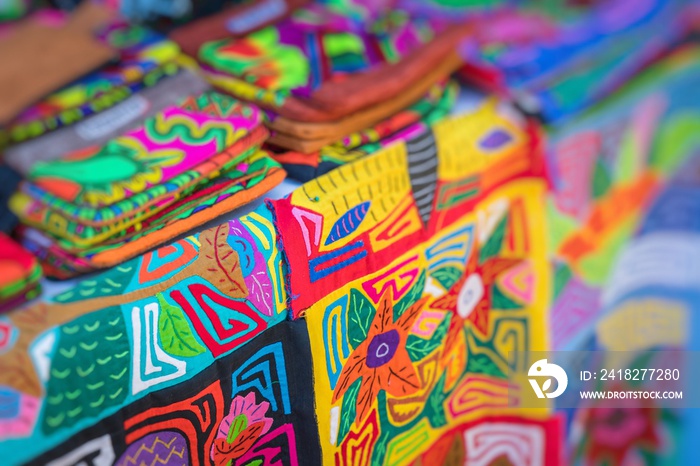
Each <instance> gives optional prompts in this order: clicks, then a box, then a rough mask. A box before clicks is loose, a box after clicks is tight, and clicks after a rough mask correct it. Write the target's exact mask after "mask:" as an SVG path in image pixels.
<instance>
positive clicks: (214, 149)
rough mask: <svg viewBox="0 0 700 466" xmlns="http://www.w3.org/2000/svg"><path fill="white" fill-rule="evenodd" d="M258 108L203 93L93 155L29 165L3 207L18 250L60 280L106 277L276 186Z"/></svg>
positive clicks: (277, 179)
mask: <svg viewBox="0 0 700 466" xmlns="http://www.w3.org/2000/svg"><path fill="white" fill-rule="evenodd" d="M262 119H263V116H262V113H261V111H260V110H258V109H257V108H255V107H253V106H250V105H247V104H242V103H240V102H238V101H236V100H235V99H233V98H230V97H226V96H222V95H220V94H218V93H215V92H211V91H207V92H205V93H203V94H201V95H199V96H196V97H188V98H185V99H184V100H182V101H181V102H180V104H179V105H177V106H168V107H166V108H165V109H164V110H162V111H161V112H159V113H157V114H156V115H155V116H153V117H151V118H148V119H146V120H145V121H144V122H143V123H142V124H141V125H140V126H139V127H137V128H136V129H133V130H131V131H128V132H126V133H125V134H123V135H122V136H119V137H116V138H114V139H112V140H110V141H108V142H107V143H105V144H104V145H102V146H100V147H89V148H87V149H84V150H80V151H76V152H73V153H71V154H68V155H66V156H64V157H62V158H60V159H57V160H54V161H50V162H41V163H37V164H36V165H34V166H33V167H32V169H31V171H30V172H29V173H28V175H27V181H26V182H25V183H23V184H22V185H21V186H20V190H19V191H18V192H17V193H16V194H15V196H14V197H13V198H12V199H11V201H10V207H11V208H12V209H13V211H14V212H15V213H16V214H17V215H18V217H20V220H21V221H22V222H23V223H24V224H26V225H28V227H27V228H24V229H22V237H23V242H24V244H25V245H26V246H28V247H29V248H30V249H31V250H32V251H33V252H34V253H36V254H37V255H39V256H40V257H41V258H42V259H43V260H44V261H46V262H47V263H48V266H47V267H46V270H47V273H49V274H50V275H53V276H57V277H66V276H70V275H74V274H76V273H85V272H89V271H91V270H95V269H99V268H105V267H110V266H113V265H116V264H119V263H121V262H123V261H124V260H126V259H128V258H131V257H134V256H136V255H139V254H141V253H143V252H144V251H146V250H148V249H150V248H152V247H154V246H156V245H159V244H161V243H163V242H165V241H168V240H170V239H173V238H175V237H177V236H178V235H180V234H182V233H185V232H186V231H188V230H190V229H191V228H193V227H195V226H198V225H201V224H203V223H205V222H207V221H208V220H211V219H212V218H214V217H216V216H218V215H220V214H222V213H225V212H228V211H229V210H232V209H234V208H235V207H238V206H240V205H242V204H244V203H246V202H247V201H248V200H250V199H251V198H253V197H256V196H258V195H260V194H262V193H264V192H266V191H267V190H268V189H270V188H271V187H273V186H274V185H276V184H277V183H279V182H280V181H281V180H282V179H283V177H284V174H283V172H282V171H281V170H280V169H279V167H278V166H277V164H276V163H275V162H273V161H272V160H270V159H269V158H268V157H267V155H266V154H265V153H264V152H261V151H260V146H261V144H262V143H263V141H264V140H265V138H266V137H267V135H268V132H267V130H266V129H265V128H264V126H263V125H262Z"/></svg>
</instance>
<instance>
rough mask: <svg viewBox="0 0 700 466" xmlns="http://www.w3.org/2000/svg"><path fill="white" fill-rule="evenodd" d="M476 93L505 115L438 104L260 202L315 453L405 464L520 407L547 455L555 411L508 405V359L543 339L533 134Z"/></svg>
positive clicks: (523, 426)
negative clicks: (296, 341)
mask: <svg viewBox="0 0 700 466" xmlns="http://www.w3.org/2000/svg"><path fill="white" fill-rule="evenodd" d="M484 105H485V111H490V112H492V114H495V115H498V117H500V118H498V119H496V118H491V119H489V118H485V117H484V115H482V114H477V115H472V114H468V115H464V116H459V117H454V118H448V119H446V120H444V121H441V122H439V123H437V124H435V125H434V126H433V128H432V131H431V132H429V133H428V134H426V135H424V136H422V137H419V138H416V139H412V140H410V141H408V142H399V143H397V144H394V145H391V146H389V147H387V148H385V149H383V150H380V151H378V152H377V153H375V154H373V155H370V156H367V157H365V158H363V159H362V160H359V161H356V162H354V163H351V164H348V165H344V166H342V167H339V168H338V169H336V170H334V171H332V172H330V173H328V174H326V175H324V176H321V177H319V178H317V179H315V180H314V181H311V182H309V183H307V184H305V185H303V186H302V187H301V188H300V189H298V190H296V191H294V192H293V193H292V194H291V195H290V196H289V197H288V198H286V199H283V200H279V201H271V202H270V205H271V206H272V207H273V209H274V215H275V218H276V221H277V223H278V225H279V234H280V240H281V242H280V244H281V246H282V248H283V252H284V256H285V258H286V261H287V263H288V267H289V268H288V274H287V279H288V281H289V283H288V293H289V296H290V303H289V305H290V307H291V311H292V313H293V315H294V316H295V317H298V318H303V319H305V320H306V321H307V322H308V326H309V335H310V338H311V347H312V355H313V364H314V374H315V376H314V385H315V396H316V409H317V413H318V418H317V420H318V425H319V438H320V439H321V447H322V451H323V458H324V463H327V464H409V463H410V462H412V461H413V460H415V459H417V458H418V457H419V456H420V455H423V454H429V450H430V449H431V447H432V446H433V443H434V442H438V441H439V440H440V439H442V438H446V437H449V434H454V433H455V430H456V429H458V428H459V427H460V426H466V425H467V424H473V425H479V424H480V423H481V422H483V426H484V427H483V428H484V429H485V431H486V432H488V430H489V426H490V423H489V422H488V421H487V420H486V418H488V417H491V416H501V415H504V416H505V415H508V414H510V415H511V416H512V415H514V413H515V414H517V416H519V417H518V419H520V416H522V421H520V422H516V423H514V424H513V425H512V426H511V429H512V430H511V434H512V435H513V436H515V437H516V438H519V437H524V438H527V439H528V441H527V448H528V451H529V453H531V455H532V457H533V458H541V459H542V462H536V463H531V464H547V465H549V464H551V465H556V464H558V453H557V451H558V444H557V440H556V438H554V439H551V440H550V439H546V438H545V436H546V434H547V433H550V434H551V433H552V432H553V431H556V423H557V421H556V420H555V419H552V420H549V417H548V414H547V413H546V412H540V411H536V410H535V411H518V410H513V409H512V408H509V407H508V406H509V400H511V398H510V396H509V394H513V393H517V392H518V391H519V390H525V389H527V390H529V389H530V388H529V386H527V387H525V386H517V385H515V384H514V382H513V381H511V380H509V379H508V376H507V374H508V372H509V370H510V369H509V368H514V367H523V365H524V364H525V359H524V358H523V356H524V355H525V354H527V352H528V351H533V350H544V349H546V348H547V346H546V345H547V334H546V330H547V321H546V311H547V303H548V297H549V268H548V263H547V256H546V252H547V251H546V244H545V241H544V233H545V231H546V230H545V218H544V211H543V209H542V208H541V205H542V202H543V200H544V195H545V192H546V183H545V180H544V177H543V160H542V154H541V146H540V141H539V135H538V133H537V132H536V131H528V126H527V125H525V124H523V122H522V121H521V120H520V118H519V116H517V115H516V114H515V113H511V112H509V111H507V110H506V109H505V108H503V107H499V106H497V105H496V104H495V102H494V101H489V102H487V103H486V104H484ZM472 393H475V394H476V395H472ZM516 398H517V395H516ZM511 401H512V400H511ZM527 418H529V419H532V420H531V421H527V420H526V419H527ZM550 422H551V423H554V424H551V425H550ZM492 427H493V429H494V430H493V431H494V432H498V431H499V429H500V428H501V427H502V426H499V425H498V424H495V425H493V426H492ZM467 432H468V433H469V431H467ZM472 435H475V436H476V437H472ZM465 436H466V438H468V439H471V438H478V437H479V436H480V435H479V428H478V427H475V429H474V431H473V433H469V435H467V434H465ZM453 437H454V435H453ZM502 441H503V442H505V443H506V444H507V442H508V440H507V439H506V438H503V439H502ZM497 444H498V442H496V443H494V444H493V446H494V448H495V447H496V445H497ZM470 450H471V449H469V450H468V454H469V455H474V457H475V458H479V457H481V456H485V457H486V458H488V459H491V458H490V456H489V455H490V454H491V452H483V451H478V450H476V451H470ZM497 451H498V450H493V452H497ZM506 456H508V455H506ZM493 459H496V458H493ZM507 459H511V460H514V461H515V460H517V458H511V457H508V458H507ZM545 459H546V462H545ZM434 464H439V463H434Z"/></svg>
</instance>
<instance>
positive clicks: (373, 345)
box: [367, 330, 401, 369]
mask: <svg viewBox="0 0 700 466" xmlns="http://www.w3.org/2000/svg"><path fill="white" fill-rule="evenodd" d="M400 339H401V337H400V335H399V332H397V331H396V330H389V331H388V332H384V333H380V334H379V335H376V336H375V337H374V338H372V341H370V342H369V346H368V347H367V367H369V368H370V369H374V368H376V367H380V366H383V365H384V364H386V363H388V362H389V361H391V358H393V357H394V354H395V353H396V349H397V348H398V346H399V340H400Z"/></svg>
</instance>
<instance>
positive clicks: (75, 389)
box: [0, 206, 318, 465]
mask: <svg viewBox="0 0 700 466" xmlns="http://www.w3.org/2000/svg"><path fill="white" fill-rule="evenodd" d="M276 244H277V233H276V229H275V226H274V224H273V219H272V215H271V213H270V212H269V210H267V209H266V208H265V206H262V207H261V208H260V209H258V210H256V211H254V212H252V213H250V214H248V215H246V216H243V217H241V218H240V219H237V220H232V221H229V222H227V223H225V224H223V225H220V226H218V227H215V228H212V229H209V230H206V231H204V232H202V233H199V234H197V235H194V236H190V237H187V238H184V239H181V240H179V241H177V242H175V243H173V244H171V245H168V246H164V247H162V248H160V249H157V250H155V251H153V252H151V253H148V254H146V255H144V256H141V257H139V258H137V259H134V260H131V261H129V262H127V263H124V264H122V265H120V266H117V267H114V268H112V269H110V270H109V271H106V272H104V273H102V274H99V275H96V276H94V277H91V278H90V279H87V280H83V281H81V282H79V283H78V284H77V285H76V286H75V287H72V288H70V289H68V290H67V291H65V292H63V293H61V294H58V295H56V296H53V297H51V298H43V300H42V301H40V302H37V303H35V304H33V305H32V306H31V307H28V308H25V309H23V310H21V311H19V312H15V313H10V314H8V315H7V316H6V317H5V318H3V319H2V320H0V329H2V333H0V334H3V335H7V336H8V338H4V339H0V350H1V351H0V386H2V397H0V406H2V410H1V412H2V413H3V415H2V417H0V437H1V438H2V440H3V441H2V442H0V456H1V457H2V458H3V461H4V462H7V463H8V464H19V463H22V462H25V461H28V460H30V459H32V458H35V457H37V456H39V455H41V454H43V453H45V452H46V454H47V456H42V457H41V460H40V461H38V463H42V464H47V463H48V462H49V459H58V458H63V460H61V461H60V462H58V463H57V464H64V463H65V462H69V459H70V458H73V461H78V462H79V461H80V459H79V458H83V457H84V456H85V457H91V458H94V457H96V456H97V457H99V458H103V459H104V461H103V462H104V463H105V464H113V462H114V461H115V460H116V459H117V458H120V457H121V458H122V460H121V461H123V462H120V463H117V464H129V463H128V461H127V459H126V458H127V456H128V455H135V454H137V453H139V452H140V453H139V454H144V455H146V453H145V452H144V451H143V450H144V449H148V448H152V447H153V446H158V448H159V449H158V452H165V456H164V457H166V458H167V457H168V454H169V452H170V451H175V450H176V451H177V453H173V454H177V455H178V456H180V457H181V458H186V459H185V460H183V461H182V462H183V463H185V464H193V465H194V464H211V461H210V460H209V458H210V457H211V456H212V455H215V456H216V457H218V458H222V457H221V456H219V455H224V456H223V458H224V459H225V458H229V459H230V458H236V457H237V456H236V455H238V457H244V458H246V459H248V460H249V461H248V462H249V463H250V462H251V461H253V462H254V461H255V458H258V457H259V456H262V457H263V458H268V459H269V461H271V458H273V457H274V455H277V454H279V453H280V451H282V452H284V455H285V456H284V457H287V456H289V457H291V456H292V454H297V455H299V460H298V463H297V464H300V465H301V464H313V461H311V460H309V462H308V463H307V462H305V460H304V458H309V457H310V458H311V459H313V455H314V453H317V451H318V449H317V448H316V449H314V450H310V449H309V447H310V446H311V445H313V444H314V442H315V443H316V444H317V443H318V440H316V439H315V432H314V430H313V429H311V427H310V426H313V404H312V403H313V398H312V396H311V393H312V392H311V388H310V387H309V384H310V382H311V380H312V378H311V375H310V373H309V372H310V365H309V363H308V361H309V360H310V355H309V345H308V339H307V340H306V341H307V342H306V343H304V341H305V338H306V337H304V335H303V330H304V325H303V322H299V323H295V324H283V325H284V326H283V327H282V328H280V329H279V330H275V328H274V326H275V324H278V323H281V322H282V321H284V320H285V319H286V317H287V312H286V305H285V303H286V300H287V296H286V293H285V288H284V286H283V285H282V283H281V282H279V281H278V280H279V277H280V276H281V275H280V274H281V270H282V261H281V255H280V252H279V250H278V249H277V248H276ZM267 329H269V330H271V332H270V333H268V332H266V331H265V330H267ZM299 332H301V333H299ZM295 335H296V336H295ZM247 343H251V344H247ZM244 345H245V346H244ZM239 348H240V349H242V351H241V352H240V353H239V352H238V351H234V350H238V349H239ZM240 416H243V417H240ZM115 435H116V437H115ZM158 436H161V437H159V438H160V439H161V440H160V441H157V440H156V437H158ZM222 440H223V441H222ZM143 445H145V447H144V448H141V447H142V446H143ZM183 446H184V447H186V448H184V450H183ZM161 447H162V448H163V449H161ZM166 448H169V449H170V450H165V449H166ZM279 448H281V449H282V450H279ZM183 451H184V452H185V453H183ZM217 451H218V452H223V453H217ZM153 453H154V454H155V452H153ZM125 455H126V456H125ZM183 455H185V456H183ZM226 455H228V456H226ZM244 455H247V456H244ZM270 455H272V456H270ZM75 458H78V459H75ZM148 458H149V457H147V456H143V460H144V461H147V462H149V463H150V460H148ZM151 460H152V458H151ZM266 461H268V460H266ZM224 463H225V461H223V462H222V464H224ZM98 464H99V463H98Z"/></svg>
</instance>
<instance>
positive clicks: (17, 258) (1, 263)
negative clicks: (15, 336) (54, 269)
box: [0, 232, 41, 339]
mask: <svg viewBox="0 0 700 466" xmlns="http://www.w3.org/2000/svg"><path fill="white" fill-rule="evenodd" d="M0 270H2V274H0V311H6V310H9V309H12V308H15V307H17V306H19V305H20V304H22V303H23V302H25V301H27V300H29V299H32V298H34V297H36V296H37V295H38V294H39V289H40V288H39V279H41V267H40V266H39V263H38V262H37V260H36V258H35V257H34V256H32V255H31V254H30V253H29V252H27V251H26V250H24V249H22V247H21V246H20V245H19V244H17V243H16V242H14V241H13V240H12V239H10V238H9V237H8V236H7V235H5V233H2V232H0ZM2 336H3V337H2V338H3V339H9V338H10V335H9V334H8V332H4V333H2Z"/></svg>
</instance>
